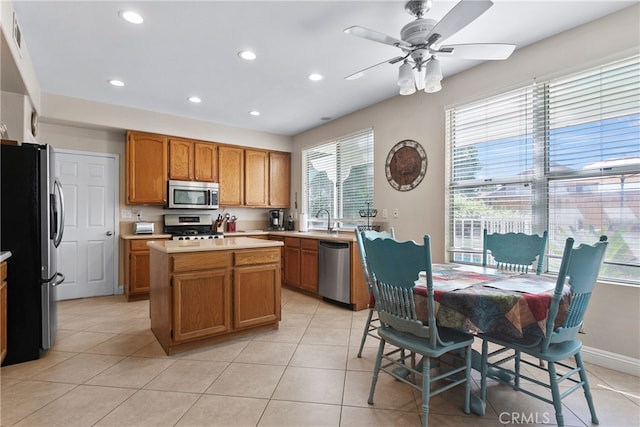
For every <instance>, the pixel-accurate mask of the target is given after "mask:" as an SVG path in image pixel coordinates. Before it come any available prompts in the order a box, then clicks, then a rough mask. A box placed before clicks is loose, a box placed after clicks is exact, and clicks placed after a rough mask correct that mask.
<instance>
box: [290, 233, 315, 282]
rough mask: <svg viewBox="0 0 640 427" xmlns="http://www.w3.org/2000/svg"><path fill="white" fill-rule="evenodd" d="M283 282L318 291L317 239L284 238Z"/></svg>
mask: <svg viewBox="0 0 640 427" xmlns="http://www.w3.org/2000/svg"><path fill="white" fill-rule="evenodd" d="M284 260H285V261H284V271H285V279H284V284H285V285H287V286H291V287H294V288H300V289H304V290H305V291H309V292H312V293H316V294H317V293H318V240H316V239H301V238H298V237H285V238H284Z"/></svg>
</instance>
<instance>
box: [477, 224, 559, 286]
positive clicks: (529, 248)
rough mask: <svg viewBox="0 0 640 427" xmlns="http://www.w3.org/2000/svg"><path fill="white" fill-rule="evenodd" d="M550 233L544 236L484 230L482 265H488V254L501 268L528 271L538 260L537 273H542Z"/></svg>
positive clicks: (545, 233) (543, 234)
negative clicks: (489, 232)
mask: <svg viewBox="0 0 640 427" xmlns="http://www.w3.org/2000/svg"><path fill="white" fill-rule="evenodd" d="M547 239H548V233H547V232H546V231H545V232H544V233H542V236H538V235H537V234H524V233H505V234H500V233H492V234H488V233H487V229H486V228H485V229H484V231H483V244H482V265H483V266H485V267H486V266H487V254H488V252H491V256H492V257H493V259H494V260H495V262H496V267H497V268H498V269H500V270H508V271H514V272H520V273H528V272H529V268H530V267H531V266H532V265H533V263H534V262H535V261H536V259H537V262H536V274H538V275H540V274H541V273H542V267H543V265H544V250H545V248H546V247H547Z"/></svg>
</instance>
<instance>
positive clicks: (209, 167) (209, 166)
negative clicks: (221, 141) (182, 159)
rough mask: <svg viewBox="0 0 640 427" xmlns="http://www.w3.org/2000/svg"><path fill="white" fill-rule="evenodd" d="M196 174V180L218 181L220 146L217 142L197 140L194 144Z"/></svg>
mask: <svg viewBox="0 0 640 427" xmlns="http://www.w3.org/2000/svg"><path fill="white" fill-rule="evenodd" d="M194 151H195V159H194V165H193V167H194V174H195V179H196V181H207V182H217V181H218V147H217V145H216V144H210V143H207V142H196V143H195V144H194Z"/></svg>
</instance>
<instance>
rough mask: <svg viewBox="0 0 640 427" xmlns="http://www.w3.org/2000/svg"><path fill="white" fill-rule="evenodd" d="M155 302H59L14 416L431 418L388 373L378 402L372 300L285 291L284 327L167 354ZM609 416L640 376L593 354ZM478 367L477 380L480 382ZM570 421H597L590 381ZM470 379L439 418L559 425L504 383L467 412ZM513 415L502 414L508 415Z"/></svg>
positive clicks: (134, 422)
mask: <svg viewBox="0 0 640 427" xmlns="http://www.w3.org/2000/svg"><path fill="white" fill-rule="evenodd" d="M148 316H149V304H148V302H147V301H139V302H130V303H128V302H125V300H124V297H122V296H113V297H101V298H90V299H83V300H73V301H64V302H61V303H60V304H59V328H60V329H59V331H58V335H57V339H56V343H55V346H54V348H53V349H52V350H50V351H49V352H48V353H47V354H46V355H44V357H42V358H41V359H39V360H37V361H32V362H26V363H21V364H18V365H13V366H8V367H4V368H2V369H1V370H0V378H1V383H2V384H1V385H2V389H1V391H2V395H1V397H2V406H1V410H2V412H1V413H0V421H1V425H2V426H12V425H18V426H56V425H60V426H65V427H69V426H296V427H298V426H419V425H420V414H421V410H420V395H419V393H417V392H415V391H413V390H412V389H411V388H410V387H408V386H406V385H404V384H402V383H400V382H398V381H395V380H393V379H391V378H390V377H388V376H387V375H381V376H380V380H379V382H378V386H377V389H376V394H375V399H374V400H375V404H374V405H373V406H370V405H368V404H367V397H368V393H369V386H370V382H371V370H372V366H373V360H374V358H375V354H376V349H377V344H378V341H377V340H375V339H372V338H369V339H368V340H367V344H366V347H365V350H364V353H363V357H362V358H361V359H359V358H357V357H356V354H357V350H358V344H359V342H360V338H361V334H362V328H363V325H364V322H365V320H366V316H367V311H366V310H364V311H361V312H351V311H349V310H346V309H344V308H342V307H337V306H335V305H332V304H329V303H326V302H323V301H320V300H318V299H314V298H311V297H308V296H304V295H301V294H299V293H296V292H293V291H291V290H287V289H283V291H282V322H281V323H280V328H279V329H278V330H277V331H272V332H268V333H262V334H258V335H255V336H252V337H248V338H243V339H238V340H234V341H230V342H226V343H223V344H218V345H212V346H209V347H206V348H201V349H198V350H192V351H188V352H184V353H180V354H177V355H174V356H166V355H165V354H164V352H163V351H162V349H161V348H160V345H159V344H158V343H157V341H156V340H155V337H154V336H153V334H152V333H151V332H150V330H149V318H148ZM588 369H589V376H590V381H591V384H592V389H593V395H594V400H595V402H596V407H597V410H598V416H599V418H600V425H601V426H607V427H609V426H611V427H623V426H629V427H631V426H640V399H639V397H638V396H639V395H640V378H638V377H634V376H630V375H626V374H622V373H620V372H616V371H612V370H608V369H604V368H601V367H598V366H595V365H588ZM478 383H479V381H478V375H477V373H474V385H473V389H474V391H478ZM565 402H566V403H565V404H564V413H565V420H566V425H567V426H588V425H590V424H591V422H590V416H589V411H588V409H587V406H586V402H585V401H584V397H583V395H582V393H581V392H576V393H574V394H572V395H571V396H569V397H568V398H567V399H566V400H565ZM462 404H463V399H462V393H461V389H460V388H456V389H453V390H450V391H448V392H446V393H444V394H442V395H439V396H436V397H434V398H433V399H432V401H431V404H430V407H431V413H430V415H429V423H430V425H432V426H436V427H447V426H468V425H474V426H478V427H485V426H500V425H509V424H529V425H532V424H534V425H545V424H550V425H554V424H555V418H554V414H553V408H552V406H551V405H548V404H545V403H543V402H540V401H537V400H535V399H532V398H530V397H528V396H526V395H524V394H523V393H518V392H514V391H513V390H511V389H510V388H508V387H505V386H501V385H497V384H492V386H491V387H490V389H489V392H488V405H487V414H486V415H485V416H483V417H478V416H475V415H465V414H464V413H463V411H462ZM501 414H502V415H501Z"/></svg>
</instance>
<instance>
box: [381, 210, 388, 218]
mask: <svg viewBox="0 0 640 427" xmlns="http://www.w3.org/2000/svg"><path fill="white" fill-rule="evenodd" d="M382 218H389V211H388V210H387V208H384V209H382Z"/></svg>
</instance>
